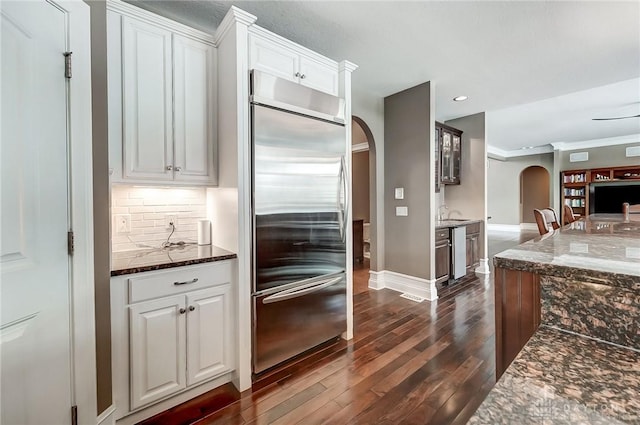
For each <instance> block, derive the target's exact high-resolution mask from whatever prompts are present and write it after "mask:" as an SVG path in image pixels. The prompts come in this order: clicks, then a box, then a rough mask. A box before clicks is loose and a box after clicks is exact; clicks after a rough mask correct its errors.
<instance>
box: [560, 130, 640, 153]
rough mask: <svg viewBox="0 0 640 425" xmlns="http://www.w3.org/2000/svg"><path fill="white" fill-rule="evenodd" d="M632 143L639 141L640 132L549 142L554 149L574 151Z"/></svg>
mask: <svg viewBox="0 0 640 425" xmlns="http://www.w3.org/2000/svg"><path fill="white" fill-rule="evenodd" d="M632 143H640V134H630V135H628V136H618V137H607V138H605V139H593V140H584V141H582V142H557V143H551V145H552V146H553V148H554V149H555V150H559V151H574V150H578V149H589V148H600V147H603V146H615V145H627V144H632Z"/></svg>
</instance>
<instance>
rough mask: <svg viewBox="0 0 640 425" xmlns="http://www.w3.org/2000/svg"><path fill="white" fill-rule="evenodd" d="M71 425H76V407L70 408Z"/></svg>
mask: <svg viewBox="0 0 640 425" xmlns="http://www.w3.org/2000/svg"><path fill="white" fill-rule="evenodd" d="M71 425H78V406H71Z"/></svg>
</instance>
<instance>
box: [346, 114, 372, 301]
mask: <svg viewBox="0 0 640 425" xmlns="http://www.w3.org/2000/svg"><path fill="white" fill-rule="evenodd" d="M351 143H352V153H351V155H352V156H351V164H352V176H351V178H352V186H351V197H352V203H353V206H352V210H351V211H352V214H351V217H352V219H353V229H354V230H353V232H354V233H353V293H354V295H355V294H358V293H361V292H365V291H367V290H368V285H369V270H376V265H377V260H376V254H377V241H376V234H377V232H376V230H375V226H376V153H375V142H374V139H373V134H372V133H371V129H370V128H369V126H368V125H367V124H366V123H365V122H364V120H362V119H361V118H359V117H356V116H353V119H352V125H351Z"/></svg>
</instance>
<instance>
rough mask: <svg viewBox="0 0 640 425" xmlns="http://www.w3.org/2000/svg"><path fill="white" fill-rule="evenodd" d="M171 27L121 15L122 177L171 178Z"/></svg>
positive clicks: (156, 179) (137, 178) (153, 179)
mask: <svg viewBox="0 0 640 425" xmlns="http://www.w3.org/2000/svg"><path fill="white" fill-rule="evenodd" d="M171 69H172V68H171V32H170V31H168V30H165V29H162V28H159V27H156V26H154V25H150V24H147V23H145V22H140V21H138V20H136V19H133V18H130V17H128V16H124V17H123V18H122V70H123V75H122V78H123V84H124V90H123V102H122V107H123V126H124V129H123V134H124V167H125V169H124V178H125V179H126V178H130V179H136V180H150V181H164V180H173V172H172V170H170V169H167V167H171V168H173V123H172V114H173V111H172V105H173V102H172V99H171V98H172V81H171V80H172V74H171Z"/></svg>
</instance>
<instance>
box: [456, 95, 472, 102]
mask: <svg viewBox="0 0 640 425" xmlns="http://www.w3.org/2000/svg"><path fill="white" fill-rule="evenodd" d="M467 99H469V97H468V96H456V97H454V98H453V101H454V102H462V101H464V100H467Z"/></svg>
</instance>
